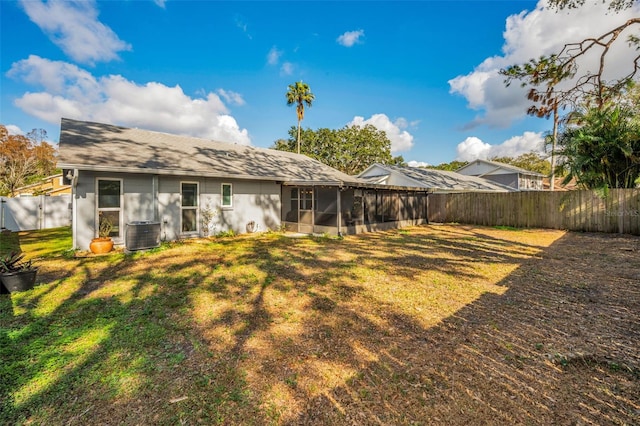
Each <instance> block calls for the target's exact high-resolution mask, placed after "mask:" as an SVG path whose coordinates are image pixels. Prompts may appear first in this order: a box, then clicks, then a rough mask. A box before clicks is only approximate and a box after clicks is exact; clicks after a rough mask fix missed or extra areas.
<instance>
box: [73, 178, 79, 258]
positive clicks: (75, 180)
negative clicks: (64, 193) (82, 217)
mask: <svg viewBox="0 0 640 426" xmlns="http://www.w3.org/2000/svg"><path fill="white" fill-rule="evenodd" d="M78 173H79V172H78V169H73V177H72V178H71V236H72V243H71V246H72V247H73V249H74V250H78V203H77V202H76V198H77V197H76V189H77V187H78Z"/></svg>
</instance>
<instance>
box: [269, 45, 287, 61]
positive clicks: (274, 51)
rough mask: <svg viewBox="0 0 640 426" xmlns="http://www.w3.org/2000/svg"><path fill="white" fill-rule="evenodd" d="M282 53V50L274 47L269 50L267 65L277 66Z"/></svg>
mask: <svg viewBox="0 0 640 426" xmlns="http://www.w3.org/2000/svg"><path fill="white" fill-rule="evenodd" d="M283 53H284V52H283V51H282V50H278V48H277V47H276V46H273V47H272V48H271V50H269V53H267V63H268V64H269V65H277V64H278V62H280V57H281V56H282V54H283Z"/></svg>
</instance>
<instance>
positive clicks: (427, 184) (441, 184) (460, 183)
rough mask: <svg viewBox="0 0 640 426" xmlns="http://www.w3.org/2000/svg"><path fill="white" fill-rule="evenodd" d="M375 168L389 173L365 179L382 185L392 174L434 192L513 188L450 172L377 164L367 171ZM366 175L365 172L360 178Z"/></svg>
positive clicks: (504, 189) (505, 190)
mask: <svg viewBox="0 0 640 426" xmlns="http://www.w3.org/2000/svg"><path fill="white" fill-rule="evenodd" d="M373 167H378V168H379V169H383V170H386V171H388V172H389V173H387V174H386V175H381V174H379V175H375V176H372V175H370V176H367V177H363V179H366V180H368V181H369V182H375V183H381V182H383V181H386V177H387V176H388V175H389V174H390V173H400V174H402V175H404V176H405V177H407V178H409V179H410V180H412V181H414V182H415V183H416V186H421V187H423V188H429V189H432V190H434V191H441V192H442V191H451V192H453V191H455V192H463V191H464V192H469V191H476V192H482V191H486V192H508V191H511V190H512V189H511V188H508V187H506V186H504V185H500V184H497V183H495V182H489V181H488V180H486V179H482V178H478V177H475V176H466V175H462V174H459V173H456V172H449V171H445V170H436V169H424V168H419V167H398V166H390V165H382V164H375V165H373V166H371V167H369V168H368V169H367V170H371V169H372V168H373ZM365 173H366V170H365V172H363V173H362V174H361V175H360V176H362V175H363V174H365Z"/></svg>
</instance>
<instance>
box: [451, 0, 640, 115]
mask: <svg viewBox="0 0 640 426" xmlns="http://www.w3.org/2000/svg"><path fill="white" fill-rule="evenodd" d="M546 4H547V3H546V0H540V1H539V2H538V5H537V7H536V8H535V9H534V10H533V11H531V12H527V11H524V12H521V13H520V14H518V15H512V16H510V17H509V18H507V20H506V28H505V31H504V33H503V35H504V45H503V47H502V52H503V54H502V55H500V56H493V57H490V58H487V59H485V60H484V61H483V62H482V63H481V64H479V65H478V66H477V67H476V68H475V69H474V70H473V71H472V72H470V73H469V74H467V75H459V76H457V77H455V78H453V79H451V80H449V86H450V93H457V94H460V95H462V96H464V97H465V98H466V100H467V103H468V106H469V108H472V109H475V110H479V111H482V112H483V113H482V114H481V115H479V116H478V117H477V118H476V120H475V121H474V122H473V123H471V124H472V125H476V124H488V125H492V126H500V127H505V126H508V125H509V124H510V123H511V122H513V121H514V120H516V119H518V118H522V117H524V116H525V115H526V110H527V108H528V107H529V106H530V101H528V100H527V99H526V96H525V94H526V89H524V88H521V87H520V84H519V83H518V82H515V83H514V84H512V85H511V86H510V87H508V88H507V87H505V85H504V76H501V75H499V73H498V72H499V70H500V69H503V68H506V67H508V66H510V65H515V64H522V63H525V62H528V61H529V60H530V59H532V58H538V57H540V56H542V55H549V54H552V53H558V52H559V51H560V50H561V49H562V48H563V47H564V45H565V44H566V43H573V42H579V41H582V40H583V39H584V38H586V37H593V36H600V35H601V34H604V33H605V32H607V31H609V30H610V29H612V28H613V27H615V26H616V25H619V24H621V23H622V22H624V21H626V20H628V19H630V18H632V17H637V16H638V13H640V3H638V2H636V3H635V5H634V7H633V8H631V9H629V10H625V11H622V12H620V13H618V14H615V13H610V12H607V5H606V4H604V3H603V2H586V3H585V5H584V6H582V7H580V8H578V9H573V10H565V11H560V12H556V11H555V10H549V9H546V8H545V5H546ZM626 38H627V34H622V35H621V36H620V38H619V40H618V45H617V46H615V48H614V49H612V51H611V52H610V55H609V62H608V63H607V68H608V71H607V75H606V77H607V78H608V79H611V78H617V77H621V76H623V75H626V74H627V73H628V72H629V71H630V70H631V67H632V61H631V60H630V58H632V55H633V53H634V52H633V51H632V50H631V48H629V47H628V44H627V43H626ZM595 59H596V58H595V57H594V55H588V56H587V57H586V58H584V61H582V62H581V63H580V64H579V66H580V68H579V69H580V70H581V71H583V72H586V70H593V69H595V66H596V62H595Z"/></svg>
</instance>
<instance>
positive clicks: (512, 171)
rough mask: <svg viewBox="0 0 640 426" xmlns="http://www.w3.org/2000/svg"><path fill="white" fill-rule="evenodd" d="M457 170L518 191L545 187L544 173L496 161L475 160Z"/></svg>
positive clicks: (537, 189)
mask: <svg viewBox="0 0 640 426" xmlns="http://www.w3.org/2000/svg"><path fill="white" fill-rule="evenodd" d="M456 172H457V173H460V174H463V175H467V176H477V177H481V178H484V179H487V180H490V181H493V182H496V183H499V184H501V185H506V186H508V187H510V188H513V189H514V190H517V191H541V190H542V189H543V187H542V179H543V178H544V175H543V174H540V173H536V172H532V171H529V170H525V169H521V168H520V167H515V166H512V165H510V164H504V163H498V162H496V161H489V160H480V159H478V160H474V161H472V162H470V163H469V164H467V165H466V166H464V167H461V168H459V169H458V170H456Z"/></svg>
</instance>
